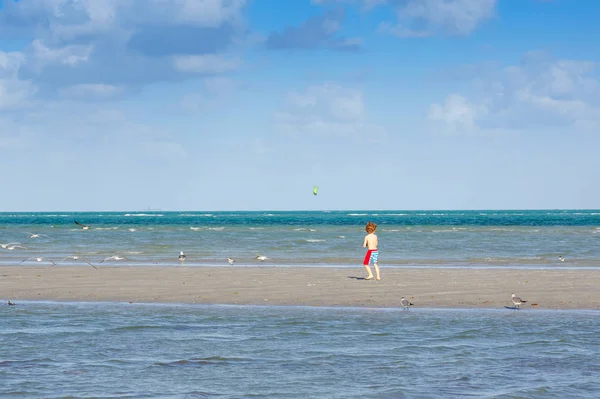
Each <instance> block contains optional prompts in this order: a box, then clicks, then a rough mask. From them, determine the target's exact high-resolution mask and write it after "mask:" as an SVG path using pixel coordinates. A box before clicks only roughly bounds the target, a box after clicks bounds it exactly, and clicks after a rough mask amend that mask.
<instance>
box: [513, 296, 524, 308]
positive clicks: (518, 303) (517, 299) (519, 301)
mask: <svg viewBox="0 0 600 399" xmlns="http://www.w3.org/2000/svg"><path fill="white" fill-rule="evenodd" d="M510 297H511V299H512V302H513V303H514V304H515V306H516V307H517V309H520V306H521V304H523V303H526V302H527V301H524V300H522V299H521V298H520V297H518V296H516V295H515V294H510Z"/></svg>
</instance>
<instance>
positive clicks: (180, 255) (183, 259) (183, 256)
mask: <svg viewBox="0 0 600 399" xmlns="http://www.w3.org/2000/svg"><path fill="white" fill-rule="evenodd" d="M177 259H179V261H180V262H181V266H183V262H185V254H184V253H183V251H179V257H178V258H177Z"/></svg>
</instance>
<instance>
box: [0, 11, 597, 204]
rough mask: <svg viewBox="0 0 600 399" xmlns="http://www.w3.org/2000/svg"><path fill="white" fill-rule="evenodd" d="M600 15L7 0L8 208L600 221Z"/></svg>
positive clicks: (2, 76) (0, 96)
mask: <svg viewBox="0 0 600 399" xmlns="http://www.w3.org/2000/svg"><path fill="white" fill-rule="evenodd" d="M599 15H600V1H595V0H587V1H586V0H578V1H572V0H290V1H280V0H19V1H14V0H0V168H1V170H2V179H1V181H0V187H1V189H0V194H1V195H0V211H18V210H23V211H44V210H47V211H53V210H73V211H75V210H143V209H147V208H152V209H161V210H287V209H290V210H295V209H300V210H302V209H308V210H312V209H532V208H600V202H599V200H598V198H600V64H599V63H600V50H599V47H598V38H599V37H600V26H599V25H598V16H599ZM314 185H318V186H319V188H320V191H319V195H318V196H316V197H315V196H313V195H312V187H313V186H314Z"/></svg>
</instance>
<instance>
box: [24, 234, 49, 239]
mask: <svg viewBox="0 0 600 399" xmlns="http://www.w3.org/2000/svg"><path fill="white" fill-rule="evenodd" d="M27 234H29V237H28V238H40V237H46V235H45V234H35V233H27Z"/></svg>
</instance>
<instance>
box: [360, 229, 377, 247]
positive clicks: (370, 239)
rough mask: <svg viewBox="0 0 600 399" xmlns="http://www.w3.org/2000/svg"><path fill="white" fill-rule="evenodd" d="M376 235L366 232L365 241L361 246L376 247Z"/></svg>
mask: <svg viewBox="0 0 600 399" xmlns="http://www.w3.org/2000/svg"><path fill="white" fill-rule="evenodd" d="M377 244H378V242H377V236H376V235H375V233H371V234H367V235H366V236H365V242H364V243H363V247H367V248H369V249H377Z"/></svg>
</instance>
